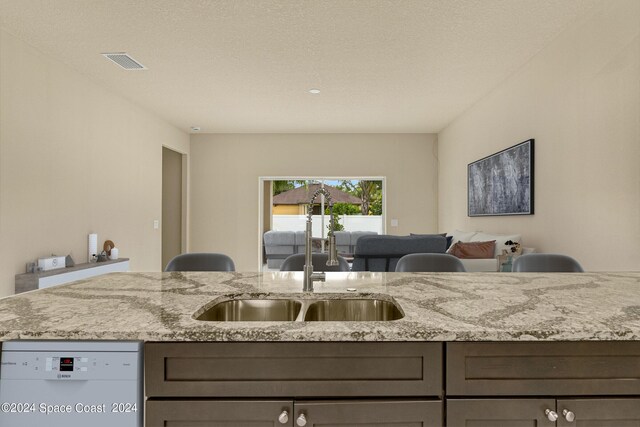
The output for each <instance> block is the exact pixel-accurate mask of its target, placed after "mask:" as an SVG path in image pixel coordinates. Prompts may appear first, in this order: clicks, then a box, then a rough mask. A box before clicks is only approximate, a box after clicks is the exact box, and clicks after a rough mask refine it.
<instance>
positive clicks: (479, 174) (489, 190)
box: [467, 139, 534, 216]
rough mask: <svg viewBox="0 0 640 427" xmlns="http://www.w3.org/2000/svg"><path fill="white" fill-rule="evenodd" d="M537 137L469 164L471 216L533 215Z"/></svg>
mask: <svg viewBox="0 0 640 427" xmlns="http://www.w3.org/2000/svg"><path fill="white" fill-rule="evenodd" d="M533 143H534V140H533V139H529V140H527V141H524V142H521V143H520V144H517V145H514V146H513V147H509V148H507V149H504V150H502V151H499V152H497V153H495V154H492V155H490V156H487V157H485V158H483V159H480V160H477V161H475V162H473V163H469V165H468V166H467V191H468V192H467V207H468V215H469V216H494V215H533V170H534V163H533V158H534V150H533V145H534V144H533Z"/></svg>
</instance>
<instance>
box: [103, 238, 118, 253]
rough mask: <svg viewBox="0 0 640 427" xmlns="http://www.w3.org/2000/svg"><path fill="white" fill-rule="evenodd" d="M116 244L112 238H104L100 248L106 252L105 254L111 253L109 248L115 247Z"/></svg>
mask: <svg viewBox="0 0 640 427" xmlns="http://www.w3.org/2000/svg"><path fill="white" fill-rule="evenodd" d="M115 247H116V244H115V243H113V241H112V240H105V241H104V244H103V245H102V250H103V251H105V252H106V253H107V255H111V249H113V248H115Z"/></svg>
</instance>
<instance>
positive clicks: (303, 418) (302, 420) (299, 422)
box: [296, 414, 307, 427]
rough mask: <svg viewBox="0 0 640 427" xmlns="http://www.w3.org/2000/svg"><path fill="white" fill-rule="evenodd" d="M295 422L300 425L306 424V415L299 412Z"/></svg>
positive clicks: (302, 426)
mask: <svg viewBox="0 0 640 427" xmlns="http://www.w3.org/2000/svg"><path fill="white" fill-rule="evenodd" d="M296 424H298V425H299V426H300V427H304V426H306V425H307V417H305V416H304V414H300V416H299V417H298V419H297V420H296Z"/></svg>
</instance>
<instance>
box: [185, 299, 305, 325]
mask: <svg viewBox="0 0 640 427" xmlns="http://www.w3.org/2000/svg"><path fill="white" fill-rule="evenodd" d="M301 308H302V303H301V302H300V301H296V300H291V299H241V300H231V301H224V302H220V303H218V304H216V305H214V306H213V307H211V308H209V309H208V310H205V311H204V312H203V313H202V314H200V315H199V316H198V317H196V319H197V320H209V321H214V322H216V321H217V322H220V321H226V322H229V321H232V322H233V321H235V322H265V321H267V322H268V321H271V322H287V321H293V320H296V318H297V317H298V314H299V313H300V309H301Z"/></svg>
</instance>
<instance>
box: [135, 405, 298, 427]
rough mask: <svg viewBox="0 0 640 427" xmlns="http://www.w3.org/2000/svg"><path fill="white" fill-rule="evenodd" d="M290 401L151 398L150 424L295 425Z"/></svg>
mask: <svg viewBox="0 0 640 427" xmlns="http://www.w3.org/2000/svg"><path fill="white" fill-rule="evenodd" d="M292 412H293V402H292V401H291V400H288V401H287V400H282V401H278V400H273V401H267V400H261V401H246V400H245V401H239V400H148V401H147V403H146V412H145V415H146V426H147V427H169V426H170V427H196V426H198V427H209V426H211V427H214V426H215V427H247V426H249V425H250V426H251V427H276V426H279V427H285V426H290V427H293V425H294V424H293V418H292V417H291V414H292Z"/></svg>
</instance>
